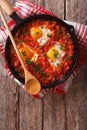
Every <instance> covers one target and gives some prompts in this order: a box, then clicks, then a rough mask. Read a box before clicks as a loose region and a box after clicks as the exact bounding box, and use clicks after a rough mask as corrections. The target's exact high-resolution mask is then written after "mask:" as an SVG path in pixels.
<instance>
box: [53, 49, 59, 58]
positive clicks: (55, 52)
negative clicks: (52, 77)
mask: <svg viewBox="0 0 87 130" xmlns="http://www.w3.org/2000/svg"><path fill="white" fill-rule="evenodd" d="M53 51H54V57H55V58H57V56H58V52H57V51H56V50H55V49H53Z"/></svg>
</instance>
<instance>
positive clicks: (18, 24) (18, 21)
mask: <svg viewBox="0 0 87 130" xmlns="http://www.w3.org/2000/svg"><path fill="white" fill-rule="evenodd" d="M10 17H11V18H12V19H13V20H14V21H15V22H16V25H15V27H14V28H13V30H12V34H13V35H14V34H15V33H16V31H17V30H18V29H19V28H22V27H23V26H24V25H26V23H28V22H32V20H34V19H44V20H52V21H53V20H54V21H56V22H57V23H58V24H59V25H61V26H63V27H65V28H67V31H68V33H69V34H70V35H71V38H72V40H73V43H74V59H73V63H72V65H71V67H70V69H69V71H68V72H67V73H66V74H65V75H64V77H63V78H61V79H60V80H57V81H55V82H53V83H50V84H49V85H42V88H51V87H55V86H58V85H59V84H61V83H63V82H64V81H65V80H67V79H68V78H69V77H70V75H71V74H72V73H73V71H74V70H75V68H76V65H77V61H78V57H79V46H78V42H77V39H76V36H75V33H74V27H73V26H71V25H68V24H66V23H65V22H64V21H62V20H61V19H59V18H57V17H55V16H51V15H46V14H38V15H36V14H35V15H32V16H29V17H28V18H26V19H21V18H20V17H19V16H18V15H17V14H16V12H12V14H11V15H10ZM10 44H11V41H10V39H9V37H8V38H7V41H6V46H5V56H6V62H7V65H8V67H9V68H10V70H11V72H12V74H13V75H14V77H15V78H16V79H18V80H19V81H20V82H21V83H23V84H24V79H22V78H20V77H19V75H18V73H17V72H15V70H14V68H13V67H12V65H11V60H10V55H9V46H10Z"/></svg>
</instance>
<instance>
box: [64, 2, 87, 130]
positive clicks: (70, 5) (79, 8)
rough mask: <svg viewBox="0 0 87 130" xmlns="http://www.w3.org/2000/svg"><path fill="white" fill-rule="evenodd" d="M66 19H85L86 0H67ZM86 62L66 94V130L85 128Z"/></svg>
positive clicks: (86, 122) (86, 96)
mask: <svg viewBox="0 0 87 130" xmlns="http://www.w3.org/2000/svg"><path fill="white" fill-rule="evenodd" d="M66 19H67V20H72V21H76V22H80V23H84V24H85V22H86V20H87V1H86V0H84V1H82V0H80V1H78V0H76V1H73V0H67V1H66ZM86 73H87V63H86V64H84V66H83V67H82V68H81V70H80V72H79V73H78V75H77V77H76V79H75V80H74V81H73V84H72V88H71V89H70V90H69V91H68V93H67V95H66V128H67V129H68V130H71V129H73V130H86V129H87V76H86Z"/></svg>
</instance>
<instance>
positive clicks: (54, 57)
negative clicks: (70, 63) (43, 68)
mask: <svg viewBox="0 0 87 130" xmlns="http://www.w3.org/2000/svg"><path fill="white" fill-rule="evenodd" d="M64 55H65V52H64V50H61V45H60V44H59V43H58V42H56V44H55V45H54V46H53V47H51V48H50V49H49V51H48V52H47V57H48V61H49V63H50V64H51V65H52V66H55V67H57V66H59V64H60V62H61V60H62V57H63V56H64Z"/></svg>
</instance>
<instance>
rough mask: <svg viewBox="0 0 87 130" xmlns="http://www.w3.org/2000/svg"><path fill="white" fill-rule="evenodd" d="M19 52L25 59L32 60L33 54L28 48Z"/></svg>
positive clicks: (23, 48)
mask: <svg viewBox="0 0 87 130" xmlns="http://www.w3.org/2000/svg"><path fill="white" fill-rule="evenodd" d="M19 52H20V54H21V56H22V58H23V59H27V58H29V59H31V58H32V56H33V53H32V52H31V51H30V50H29V49H28V48H26V47H22V48H20V49H19Z"/></svg>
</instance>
